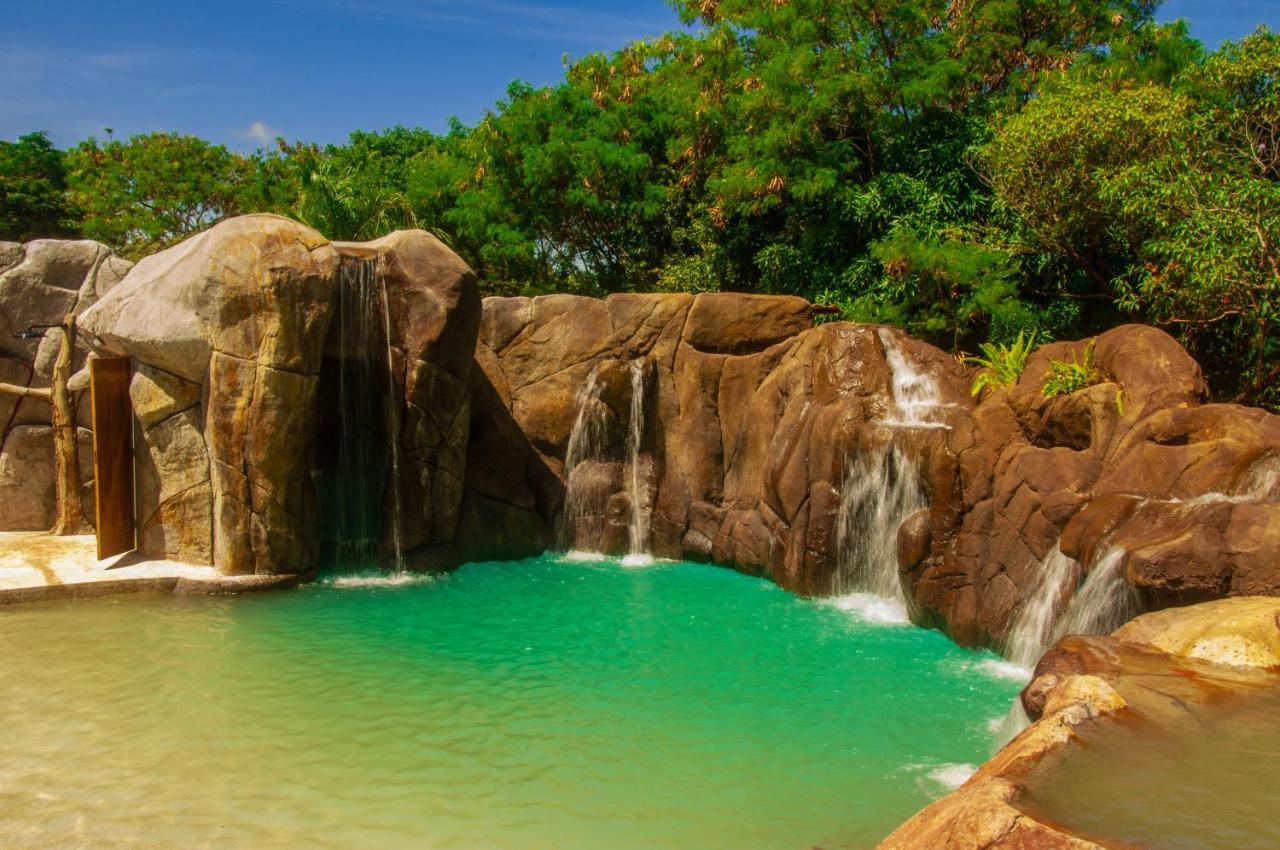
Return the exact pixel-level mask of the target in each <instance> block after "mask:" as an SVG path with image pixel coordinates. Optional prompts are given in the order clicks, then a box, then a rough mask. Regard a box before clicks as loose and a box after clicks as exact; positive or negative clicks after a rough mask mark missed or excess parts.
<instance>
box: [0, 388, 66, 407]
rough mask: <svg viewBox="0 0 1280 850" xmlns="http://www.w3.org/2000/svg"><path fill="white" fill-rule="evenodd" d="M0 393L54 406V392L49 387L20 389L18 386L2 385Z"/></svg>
mask: <svg viewBox="0 0 1280 850" xmlns="http://www.w3.org/2000/svg"><path fill="white" fill-rule="evenodd" d="M0 393H12V394H13V395H17V396H23V397H25V398H38V399H40V400H41V401H43V402H45V403H46V404H53V390H51V389H50V388H48V387H20V386H18V385H17V384H5V383H0Z"/></svg>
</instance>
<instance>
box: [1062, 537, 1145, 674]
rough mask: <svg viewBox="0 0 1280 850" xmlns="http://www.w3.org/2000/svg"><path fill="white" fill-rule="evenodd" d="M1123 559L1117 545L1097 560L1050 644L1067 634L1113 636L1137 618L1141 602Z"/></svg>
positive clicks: (1123, 554) (1064, 614)
mask: <svg viewBox="0 0 1280 850" xmlns="http://www.w3.org/2000/svg"><path fill="white" fill-rule="evenodd" d="M1124 558H1125V551H1124V549H1121V548H1120V547H1118V546H1117V547H1113V548H1111V549H1109V550H1107V552H1106V553H1105V554H1103V556H1102V557H1101V558H1099V559H1098V562H1097V563H1096V564H1094V565H1093V569H1091V570H1089V575H1088V576H1087V577H1086V578H1085V580H1084V584H1082V585H1080V589H1079V590H1077V591H1076V593H1075V595H1074V596H1072V597H1071V602H1070V603H1069V604H1068V605H1067V610H1066V611H1064V612H1063V614H1062V617H1061V619H1059V620H1058V622H1057V623H1056V624H1055V625H1054V627H1053V634H1052V635H1051V637H1050V642H1049V643H1050V645H1052V644H1053V643H1054V642H1055V641H1057V640H1059V639H1061V638H1064V637H1066V636H1067V635H1105V634H1110V633H1111V632H1113V631H1115V630H1116V629H1118V628H1120V627H1121V626H1123V625H1124V624H1125V623H1127V622H1128V621H1129V620H1131V619H1133V618H1134V617H1136V616H1137V615H1138V613H1139V612H1140V610H1141V607H1142V606H1141V601H1140V600H1139V599H1138V591H1137V590H1135V589H1134V588H1133V587H1132V586H1131V585H1130V584H1129V583H1128V582H1127V581H1125V580H1124ZM1047 648H1048V647H1046V649H1047Z"/></svg>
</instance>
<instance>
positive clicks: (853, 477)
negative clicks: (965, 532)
mask: <svg viewBox="0 0 1280 850" xmlns="http://www.w3.org/2000/svg"><path fill="white" fill-rule="evenodd" d="M842 489H843V492H842V493H841V496H840V512H839V515H838V517H837V521H836V552H837V553H838V555H837V557H838V564H837V569H836V576H835V592H836V594H837V595H839V596H848V595H849V594H871V595H873V596H877V597H880V598H881V599H883V600H890V601H892V602H893V603H894V604H895V605H896V606H897V607H898V608H899V609H901V610H900V611H899V612H898V617H897V618H898V619H901V618H905V612H906V607H907V599H906V594H905V593H903V591H902V582H901V581H900V580H899V578H898V546H897V543H898V527H899V526H900V525H902V523H903V521H904V520H905V519H906V518H907V517H909V516H910V515H911V514H913V513H915V512H916V511H918V510H920V509H922V508H924V507H927V501H926V499H925V496H924V491H923V490H922V488H921V487H920V475H919V472H918V471H917V470H916V466H915V464H914V463H912V462H911V461H910V459H908V458H907V457H906V456H905V455H904V454H902V452H900V451H898V449H897V448H896V447H895V446H893V445H892V444H889V445H886V446H884V447H883V448H881V449H879V450H877V451H873V452H867V453H862V454H859V455H857V456H855V457H854V459H853V461H852V462H851V463H850V464H849V469H848V471H847V472H846V474H845V478H844V486H843V488H842Z"/></svg>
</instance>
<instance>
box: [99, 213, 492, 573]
mask: <svg viewBox="0 0 1280 850" xmlns="http://www.w3.org/2000/svg"><path fill="white" fill-rule="evenodd" d="M361 264H363V265H365V266H367V273H368V274H370V275H376V280H377V282H378V285H379V286H380V287H382V291H381V295H380V297H381V298H383V299H384V303H383V304H382V305H381V310H380V311H379V313H380V314H381V316H380V317H381V318H383V319H385V322H386V326H387V327H386V333H382V332H381V331H379V334H380V338H381V337H382V336H385V337H386V338H385V339H384V340H383V342H382V343H381V345H382V350H379V351H370V352H362V353H361V354H360V356H363V357H368V358H370V359H372V360H376V361H377V363H378V364H380V365H379V368H382V369H385V370H387V371H388V373H389V375H388V390H389V392H390V393H391V395H392V398H393V400H394V401H393V405H392V408H393V414H392V417H391V418H392V420H393V421H394V422H395V423H396V424H397V425H398V432H397V434H396V437H395V439H396V441H397V443H398V447H399V449H400V451H398V452H396V453H394V456H395V457H396V458H397V459H398V463H396V464H395V468H394V470H393V471H394V472H395V473H398V477H396V478H394V479H393V483H392V485H391V488H390V492H392V493H393V495H394V498H390V499H388V504H389V505H390V504H392V503H394V504H396V505H407V506H409V509H408V510H404V511H403V518H404V522H403V525H401V524H400V523H399V521H398V520H397V523H396V526H395V528H394V530H393V529H392V528H391V527H390V524H388V527H387V528H385V529H383V531H382V535H383V536H384V538H387V539H386V540H385V541H384V544H385V545H387V546H389V545H390V538H391V537H392V535H393V533H394V536H395V538H396V541H397V542H398V543H399V545H400V546H401V547H402V550H403V552H404V553H406V554H407V555H408V557H409V559H410V560H411V561H412V560H413V559H414V558H425V559H427V560H426V561H425V562H424V563H423V565H424V566H428V565H430V563H429V556H428V555H427V553H429V552H430V551H431V550H432V549H433V548H434V547H437V546H439V545H441V544H443V543H446V542H448V541H449V540H450V539H451V538H452V536H453V534H454V531H455V528H456V525H457V517H458V509H459V506H460V504H461V499H462V479H463V475H464V474H463V465H464V458H465V456H466V445H467V428H466V423H467V420H468V410H469V398H468V392H467V386H466V380H467V376H468V373H469V370H470V362H471V354H472V347H473V345H474V339H475V333H476V327H477V324H478V322H479V296H478V293H477V290H476V284H475V277H474V275H473V274H472V272H471V271H470V269H468V268H467V266H466V264H465V263H463V262H462V261H461V260H460V259H458V258H457V256H456V255H454V254H453V253H452V252H451V251H449V250H448V249H447V248H446V247H444V246H443V245H442V244H441V243H440V242H439V240H437V239H435V237H433V236H431V235H429V234H427V233H425V232H422V231H406V232H399V233H394V234H391V235H390V236H387V237H385V238H383V239H380V240H378V241H376V242H371V243H365V244H346V243H341V244H336V243H331V242H329V241H328V240H326V239H325V238H324V237H323V236H321V235H320V234H319V233H317V232H315V231H314V230H312V229H310V228H308V227H306V226H305V225H302V224H298V223H297V222H294V221H290V220H289V219H286V218H282V217H279V216H271V215H254V216H244V217H241V218H236V219H231V220H228V221H225V222H222V223H221V224H218V225H216V226H215V227H213V228H210V229H209V230H207V231H205V232H203V233H201V234H200V235H198V236H195V237H193V238H191V239H188V240H187V241H185V242H183V243H181V244H179V245H177V246H174V247H173V248H170V249H168V250H166V251H162V252H160V253H159V254H156V255H153V256H151V257H148V258H146V259H144V260H143V261H141V262H140V263H138V265H137V266H136V267H135V268H134V269H133V271H132V272H130V274H129V275H128V276H127V277H126V278H125V280H124V281H122V282H121V283H120V284H119V285H118V286H117V287H115V288H113V289H112V290H111V291H110V292H108V293H107V294H106V295H105V296H104V297H102V298H101V299H100V301H99V302H98V303H97V304H96V305H95V306H94V307H93V308H91V309H90V310H88V311H87V312H86V313H85V315H84V316H83V318H82V327H83V329H84V331H85V332H86V333H87V334H89V335H92V337H93V338H94V340H95V344H96V345H97V346H98V347H99V348H100V349H101V350H102V351H104V352H107V353H112V354H118V355H126V356H129V357H132V358H133V360H134V364H135V376H134V380H133V384H132V386H131V388H130V395H131V398H132V400H133V404H134V407H135V411H136V412H137V413H138V416H139V420H140V422H141V424H142V434H143V442H144V444H145V445H144V446H140V449H145V452H143V451H139V456H140V460H139V466H140V470H139V486H138V489H139V503H140V506H141V512H140V514H141V515H140V516H139V522H140V540H141V546H142V549H143V551H144V552H145V553H147V554H150V555H155V556H161V557H172V558H178V559H182V560H191V561H204V560H212V561H213V563H214V564H215V565H216V566H217V567H218V569H219V570H221V571H222V572H224V573H231V574H237V573H255V572H256V573H286V572H302V571H306V570H309V569H311V568H313V567H314V565H315V562H316V558H317V555H318V551H317V547H318V539H319V531H320V530H319V528H318V527H317V523H318V507H317V502H316V493H315V487H314V484H313V466H314V463H315V458H314V450H315V447H316V442H315V441H316V436H317V433H318V432H319V425H320V423H319V421H318V420H319V417H320V395H321V393H322V392H323V391H324V387H323V386H322V377H321V376H322V367H323V364H324V361H325V358H326V356H332V355H333V352H332V351H331V350H330V349H331V348H332V346H333V340H332V339H331V334H332V333H334V332H335V328H336V324H337V323H336V322H335V315H337V311H338V303H339V300H340V295H341V294H342V293H343V292H344V291H345V290H344V287H350V286H353V285H354V284H353V283H352V282H351V280H352V278H349V277H348V276H345V274H346V273H345V272H344V268H347V269H349V268H352V267H354V266H357V265H361ZM365 271H366V270H361V271H360V272H358V273H355V274H357V276H358V274H363V273H365ZM390 463H391V462H390V460H388V464H389V465H390Z"/></svg>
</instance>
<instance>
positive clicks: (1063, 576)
mask: <svg viewBox="0 0 1280 850" xmlns="http://www.w3.org/2000/svg"><path fill="white" fill-rule="evenodd" d="M1079 575H1080V564H1079V563H1077V562H1076V561H1075V559H1073V558H1068V557H1067V556H1066V555H1064V554H1062V550H1061V549H1059V548H1058V547H1057V546H1054V547H1053V548H1052V549H1050V550H1049V554H1047V555H1045V556H1044V560H1042V561H1041V562H1040V568H1039V570H1038V571H1037V573H1036V580H1035V584H1033V585H1032V587H1031V593H1030V594H1029V595H1028V596H1027V598H1026V600H1025V601H1024V602H1023V603H1022V606H1021V607H1020V608H1019V609H1018V615H1017V619H1015V620H1014V623H1013V628H1012V629H1010V630H1009V636H1008V638H1006V640H1005V657H1006V658H1008V659H1009V660H1010V661H1012V662H1013V663H1014V664H1017V665H1018V666H1019V667H1025V668H1027V669H1028V670H1030V669H1031V668H1032V667H1034V666H1035V663H1036V661H1038V660H1039V659H1040V656H1041V655H1043V654H1044V651H1045V650H1046V649H1048V648H1049V646H1050V644H1051V642H1052V640H1051V638H1052V635H1053V631H1054V624H1055V623H1056V622H1057V620H1058V617H1059V616H1060V615H1061V614H1062V612H1063V610H1064V609H1065V608H1066V606H1067V599H1068V597H1069V595H1070V593H1071V590H1072V588H1074V587H1075V586H1076V583H1077V582H1078V581H1079Z"/></svg>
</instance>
